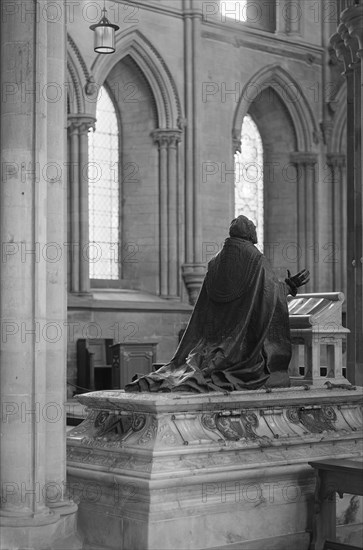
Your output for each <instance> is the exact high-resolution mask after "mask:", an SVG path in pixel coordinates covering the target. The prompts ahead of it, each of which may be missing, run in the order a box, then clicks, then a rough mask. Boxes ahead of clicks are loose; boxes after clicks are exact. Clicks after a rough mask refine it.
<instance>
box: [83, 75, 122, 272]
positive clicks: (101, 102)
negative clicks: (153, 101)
mask: <svg viewBox="0 0 363 550" xmlns="http://www.w3.org/2000/svg"><path fill="white" fill-rule="evenodd" d="M96 118H97V121H96V130H95V131H94V132H92V131H91V132H90V133H89V136H88V137H89V140H88V143H89V151H88V154H89V169H88V179H89V188H88V190H89V239H90V247H89V249H90V251H91V252H92V253H90V254H89V257H90V278H91V279H104V280H118V279H119V278H120V273H119V257H118V251H119V238H120V235H119V233H120V190H119V174H118V161H119V139H120V136H119V127H118V120H117V115H116V111H115V108H114V105H113V103H112V100H111V98H110V95H109V94H108V92H107V90H106V88H105V87H104V86H102V87H101V88H100V91H99V95H98V99H97V111H96Z"/></svg>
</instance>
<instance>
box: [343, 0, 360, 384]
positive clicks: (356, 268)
mask: <svg viewBox="0 0 363 550" xmlns="http://www.w3.org/2000/svg"><path fill="white" fill-rule="evenodd" d="M341 21H342V24H341V25H340V26H339V27H338V32H339V33H340V35H341V37H342V38H343V40H344V43H345V45H346V47H347V48H349V49H350V51H351V55H352V63H351V65H350V69H352V70H353V78H352V80H351V82H350V85H351V87H352V88H353V90H352V92H351V93H352V94H353V108H352V110H354V119H353V121H352V122H353V123H352V125H351V129H352V133H349V134H348V144H347V147H348V150H349V149H351V150H352V153H351V156H352V157H353V159H354V162H353V173H352V176H353V177H352V179H350V178H348V204H347V207H348V213H347V215H348V219H351V221H350V226H348V243H349V241H352V244H350V245H349V246H350V247H351V248H350V252H351V254H352V256H353V259H352V267H353V269H352V270H351V271H350V272H348V306H350V307H349V309H348V310H347V322H348V328H350V330H351V331H352V328H351V327H350V326H349V323H350V322H351V321H352V324H353V325H354V327H353V331H354V332H353V331H352V332H353V337H351V338H350V340H348V373H349V375H350V377H351V378H350V379H351V381H352V382H353V383H355V384H358V385H362V384H363V338H362V334H363V181H362V137H363V136H362V134H363V129H362V101H363V76H362V58H363V5H362V4H361V3H360V5H355V6H352V7H350V8H347V9H346V10H344V11H343V13H342V14H341ZM350 229H351V230H352V231H351V232H350ZM348 254H349V252H348ZM353 304H354V307H353ZM353 316H354V318H353ZM353 340H354V341H353ZM353 349H354V352H353Z"/></svg>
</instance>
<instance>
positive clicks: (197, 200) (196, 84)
mask: <svg viewBox="0 0 363 550" xmlns="http://www.w3.org/2000/svg"><path fill="white" fill-rule="evenodd" d="M192 6H193V0H192ZM197 7H198V8H200V6H199V5H198V6H197ZM200 20H201V14H200V13H199V12H196V13H193V19H192V44H193V119H192V120H193V183H194V185H193V205H194V210H193V237H194V238H193V262H194V263H195V264H198V263H200V262H201V261H202V240H203V232H202V210H201V184H202V177H201V164H202V163H201V160H202V159H201V156H200V143H201V137H200V135H199V130H200V128H201V127H202V124H200V123H199V118H200V116H201V112H202V109H201V105H200V104H199V103H200V98H201V81H200V79H201V70H200V52H201V51H202V46H201V40H200Z"/></svg>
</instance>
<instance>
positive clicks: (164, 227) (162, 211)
mask: <svg viewBox="0 0 363 550" xmlns="http://www.w3.org/2000/svg"><path fill="white" fill-rule="evenodd" d="M153 137H154V140H155V142H156V143H158V145H159V273H160V295H161V296H165V297H166V296H167V295H168V151H167V146H168V143H167V138H166V137H165V136H164V135H163V133H162V132H160V131H158V130H157V131H156V132H154V134H153Z"/></svg>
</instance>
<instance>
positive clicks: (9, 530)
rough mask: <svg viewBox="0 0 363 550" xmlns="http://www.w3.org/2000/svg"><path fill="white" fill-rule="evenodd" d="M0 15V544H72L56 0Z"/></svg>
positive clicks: (61, 40) (12, 7)
mask: <svg viewBox="0 0 363 550" xmlns="http://www.w3.org/2000/svg"><path fill="white" fill-rule="evenodd" d="M3 4H4V5H2V6H1V7H2V14H1V90H2V93H3V96H2V102H1V169H2V170H1V172H2V173H1V175H2V180H1V188H0V205H1V211H0V220H1V228H0V229H1V231H0V234H1V245H2V261H1V266H0V275H1V287H0V316H1V330H2V338H1V343H0V347H1V369H0V388H1V442H0V461H1V468H0V483H1V500H0V547H1V548H3V549H4V550H5V549H6V550H15V549H16V550H17V549H19V548H22V549H24V548H27V549H32V550H35V549H36V550H42V549H49V548H52V549H56V548H59V549H62V550H65V549H71V548H72V549H79V548H81V547H82V544H81V541H80V539H79V537H78V535H77V534H76V511H77V506H76V505H75V504H74V503H73V502H72V501H70V500H69V499H68V498H67V496H66V462H65V453H66V445H65V409H64V403H65V385H66V380H65V377H66V368H65V359H66V343H67V337H66V334H65V328H66V320H67V316H66V314H67V312H66V294H65V284H66V264H65V254H64V248H63V246H64V243H65V241H66V239H65V228H66V225H65V224H66V178H65V172H66V169H65V168H66V148H65V113H66V94H65V82H66V77H65V44H66V23H65V14H64V10H62V9H61V8H62V2H61V1H60V0H56V1H55V2H53V1H52V2H49V1H48V0H42V1H41V2H36V1H33V0H28V1H27V2H21V3H19V2H4V3H3Z"/></svg>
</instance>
